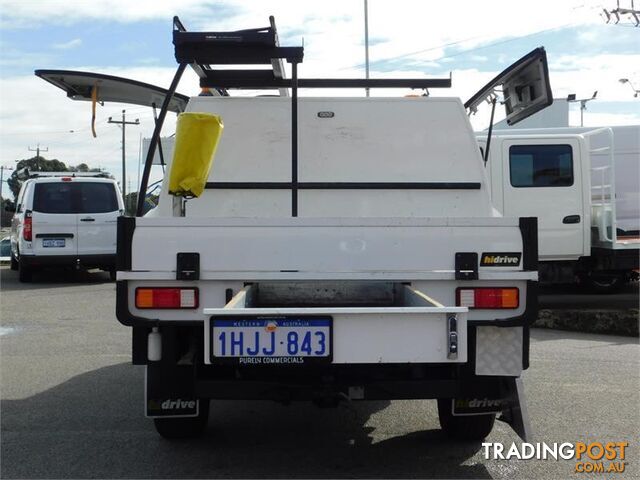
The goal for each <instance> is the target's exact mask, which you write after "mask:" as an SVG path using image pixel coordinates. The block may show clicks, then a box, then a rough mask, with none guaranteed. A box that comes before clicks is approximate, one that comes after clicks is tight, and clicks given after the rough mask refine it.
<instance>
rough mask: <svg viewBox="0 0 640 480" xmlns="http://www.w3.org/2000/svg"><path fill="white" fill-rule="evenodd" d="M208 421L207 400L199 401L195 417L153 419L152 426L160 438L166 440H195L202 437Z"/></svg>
mask: <svg viewBox="0 0 640 480" xmlns="http://www.w3.org/2000/svg"><path fill="white" fill-rule="evenodd" d="M208 421H209V400H208V399H200V412H199V413H198V416H197V417H186V418H154V419H153V424H154V425H155V427H156V431H157V432H158V433H159V434H160V436H161V437H163V438H166V439H168V440H178V439H182V438H195V437H199V436H200V435H202V434H203V433H204V431H205V429H206V428H207V423H208Z"/></svg>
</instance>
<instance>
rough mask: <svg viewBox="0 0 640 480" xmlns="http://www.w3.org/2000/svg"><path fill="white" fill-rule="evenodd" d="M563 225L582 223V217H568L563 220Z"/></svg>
mask: <svg viewBox="0 0 640 480" xmlns="http://www.w3.org/2000/svg"><path fill="white" fill-rule="evenodd" d="M562 223H580V215H567V216H566V217H564V218H563V219H562Z"/></svg>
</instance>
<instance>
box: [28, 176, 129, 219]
mask: <svg viewBox="0 0 640 480" xmlns="http://www.w3.org/2000/svg"><path fill="white" fill-rule="evenodd" d="M33 210H34V211H36V212H41V213H107V212H115V211H117V210H118V199H117V197H116V191H115V188H114V187H113V184H111V183H98V182H76V183H73V182H55V183H38V184H36V185H35V190H34V192H33Z"/></svg>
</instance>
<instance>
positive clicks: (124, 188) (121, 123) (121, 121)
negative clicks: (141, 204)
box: [108, 110, 140, 209]
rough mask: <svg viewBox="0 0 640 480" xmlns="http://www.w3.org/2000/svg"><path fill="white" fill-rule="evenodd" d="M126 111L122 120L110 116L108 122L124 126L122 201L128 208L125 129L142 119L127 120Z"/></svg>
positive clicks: (123, 112)
mask: <svg viewBox="0 0 640 480" xmlns="http://www.w3.org/2000/svg"><path fill="white" fill-rule="evenodd" d="M125 112H126V111H125V110H122V120H112V118H111V117H109V122H108V123H115V124H117V125H120V126H121V127H122V202H123V203H124V208H125V209H126V208H127V191H126V181H127V180H126V171H127V165H126V163H125V143H124V142H125V138H126V136H125V130H126V127H127V125H140V121H139V120H138V119H137V118H136V120H135V122H127V120H126V117H125V115H126V113H125Z"/></svg>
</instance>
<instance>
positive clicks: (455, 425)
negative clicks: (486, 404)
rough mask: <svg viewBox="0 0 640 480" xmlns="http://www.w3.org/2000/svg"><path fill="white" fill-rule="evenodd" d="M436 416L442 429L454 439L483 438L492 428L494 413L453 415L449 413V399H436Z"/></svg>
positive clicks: (494, 418)
mask: <svg viewBox="0 0 640 480" xmlns="http://www.w3.org/2000/svg"><path fill="white" fill-rule="evenodd" d="M438 418H439V419H440V426H441V427H442V431H443V432H444V433H445V434H446V435H447V436H448V437H451V438H454V439H456V440H468V441H479V440H483V439H484V438H485V437H486V436H487V435H489V433H491V430H492V429H493V423H494V422H495V420H496V415H495V413H489V414H486V415H466V416H454V415H453V414H452V413H451V399H450V398H439V399H438Z"/></svg>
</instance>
